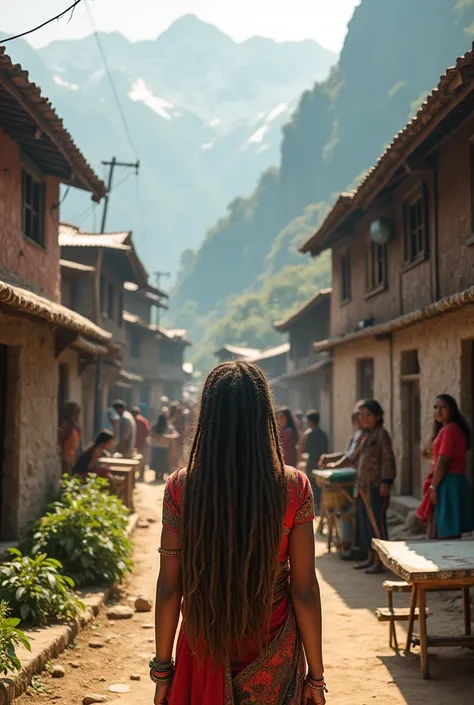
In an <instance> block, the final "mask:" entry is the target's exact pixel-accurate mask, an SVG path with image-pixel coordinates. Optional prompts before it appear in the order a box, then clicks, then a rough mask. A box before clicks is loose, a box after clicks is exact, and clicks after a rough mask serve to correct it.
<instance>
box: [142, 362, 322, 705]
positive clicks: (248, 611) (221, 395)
mask: <svg viewBox="0 0 474 705" xmlns="http://www.w3.org/2000/svg"><path fill="white" fill-rule="evenodd" d="M313 517H314V513H313V497H312V493H311V486H310V484H309V481H308V479H307V477H306V475H304V474H303V473H300V472H298V471H297V470H295V469H294V468H291V467H287V466H285V464H284V461H283V455H282V449H281V445H280V442H279V431H278V425H277V420H276V415H275V412H274V410H273V406H272V401H271V396H270V391H269V387H268V382H267V380H266V378H265V376H264V374H263V372H262V371H261V370H260V369H259V368H258V367H257V366H256V365H252V364H251V363H247V362H244V361H237V362H227V363H223V364H221V365H219V366H218V367H216V368H215V369H214V370H213V371H212V372H211V373H210V375H209V377H208V378H207V380H206V383H205V385H204V389H203V392H202V400H201V408H200V413H199V419H198V422H197V427H196V432H195V436H194V441H193V445H192V449H191V454H190V459H189V463H188V466H187V468H184V469H182V470H179V471H178V472H176V473H174V474H173V475H172V476H171V477H170V478H169V479H168V481H167V484H166V489H165V495H164V501H163V531H162V537H161V546H160V549H159V552H160V554H161V566H160V575H159V578H158V587H157V598H156V612H155V621H156V655H155V657H154V658H153V659H152V660H151V662H150V675H151V678H152V680H153V681H154V682H156V684H157V686H156V694H155V705H163V704H164V703H167V704H169V705H184V704H185V703H188V704H190V703H199V705H244V704H245V703H259V705H302V703H304V704H305V705H306V703H308V702H310V703H316V704H317V705H324V703H325V683H324V669H323V658H322V646H321V644H322V640H321V604H320V595H319V587H318V582H317V578H316V574H315V569H314V534H313ZM181 611H182V615H183V621H182V627H181V631H180V635H179V639H178V645H177V651H176V665H174V664H173V661H172V659H171V655H172V651H173V643H174V639H175V634H176V630H177V627H178V622H179V617H180V612H181ZM305 657H306V658H305ZM306 663H307V666H308V669H307V670H306V668H305V667H306Z"/></svg>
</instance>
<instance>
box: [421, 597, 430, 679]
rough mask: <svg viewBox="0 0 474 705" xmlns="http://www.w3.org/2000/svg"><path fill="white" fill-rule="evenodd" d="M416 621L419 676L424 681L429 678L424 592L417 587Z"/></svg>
mask: <svg viewBox="0 0 474 705" xmlns="http://www.w3.org/2000/svg"><path fill="white" fill-rule="evenodd" d="M418 611H419V615H418V619H419V622H420V649H421V654H420V657H421V674H422V676H423V678H424V679H425V680H427V679H428V678H429V677H430V672H429V668H428V633H427V629H426V591H425V588H424V587H421V586H418Z"/></svg>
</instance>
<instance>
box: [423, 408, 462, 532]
mask: <svg viewBox="0 0 474 705" xmlns="http://www.w3.org/2000/svg"><path fill="white" fill-rule="evenodd" d="M433 409H434V418H433V436H432V446H431V455H432V468H431V472H430V474H429V475H428V476H427V478H426V480H425V482H424V485H423V500H422V503H421V505H420V507H419V508H418V511H417V516H418V518H419V519H421V521H422V522H423V523H424V524H426V525H427V526H428V538H430V539H456V538H461V536H462V534H467V533H470V532H471V531H474V511H473V506H472V499H471V497H472V494H471V488H470V486H469V482H468V480H467V477H466V467H467V451H468V450H470V449H471V431H470V428H469V426H468V423H467V421H466V419H465V418H464V416H463V415H462V414H461V412H460V411H459V408H458V405H457V403H456V400H455V399H454V398H453V397H452V396H451V395H449V394H440V395H439V396H438V397H436V399H435V401H434V407H433ZM428 453H429V451H426V452H425V455H427V454H428Z"/></svg>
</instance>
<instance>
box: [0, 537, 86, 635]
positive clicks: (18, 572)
mask: <svg viewBox="0 0 474 705" xmlns="http://www.w3.org/2000/svg"><path fill="white" fill-rule="evenodd" d="M9 553H10V555H11V556H12V560H11V561H8V562H6V563H4V564H3V565H1V566H0V599H2V600H6V601H7V602H8V603H9V605H10V608H11V610H12V612H13V614H14V615H15V616H16V617H20V619H22V620H28V621H29V622H31V623H32V624H44V623H45V622H48V621H50V620H54V619H74V618H75V617H76V616H77V615H78V613H79V612H80V611H81V609H83V608H84V605H83V604H82V602H81V601H80V600H79V599H78V598H77V597H76V595H75V594H74V592H73V591H72V588H73V587H74V581H73V580H72V578H69V577H68V576H67V575H62V573H61V570H62V565H61V563H60V562H59V561H57V560H55V559H54V558H48V556H47V555H46V553H41V554H38V555H36V556H33V557H31V556H24V555H23V554H22V553H21V551H19V550H18V549H17V548H11V549H10V551H9Z"/></svg>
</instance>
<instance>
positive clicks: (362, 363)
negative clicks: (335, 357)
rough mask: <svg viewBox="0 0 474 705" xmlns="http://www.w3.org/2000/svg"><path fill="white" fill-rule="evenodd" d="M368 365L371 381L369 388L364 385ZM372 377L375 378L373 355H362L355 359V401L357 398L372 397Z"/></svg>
mask: <svg viewBox="0 0 474 705" xmlns="http://www.w3.org/2000/svg"><path fill="white" fill-rule="evenodd" d="M369 367H370V371H371V375H370V377H371V381H370V389H367V387H366V380H367V375H366V372H367V368H369ZM374 379H375V361H374V358H373V357H362V358H359V359H358V360H356V388H357V395H356V401H358V400H359V399H373V397H374Z"/></svg>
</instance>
